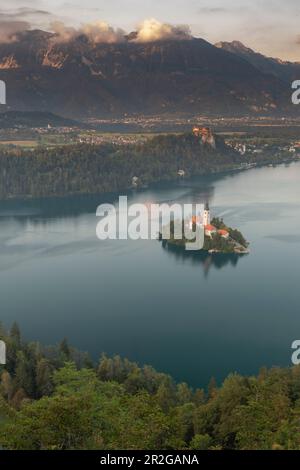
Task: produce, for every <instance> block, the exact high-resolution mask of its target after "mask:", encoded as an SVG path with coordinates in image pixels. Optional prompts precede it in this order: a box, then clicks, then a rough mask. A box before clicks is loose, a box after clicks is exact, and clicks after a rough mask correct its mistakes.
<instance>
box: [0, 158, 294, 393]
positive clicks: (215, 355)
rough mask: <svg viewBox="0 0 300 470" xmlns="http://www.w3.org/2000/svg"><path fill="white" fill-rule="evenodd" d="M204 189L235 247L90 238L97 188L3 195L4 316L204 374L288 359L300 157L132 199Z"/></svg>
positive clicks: (44, 332)
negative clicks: (197, 251)
mask: <svg viewBox="0 0 300 470" xmlns="http://www.w3.org/2000/svg"><path fill="white" fill-rule="evenodd" d="M207 199H208V200H209V201H210V206H211V211H212V213H213V215H217V216H222V217H224V219H225V221H226V222H227V223H228V224H229V225H231V226H234V227H237V228H239V229H240V230H241V231H242V232H243V234H244V235H245V236H246V238H247V239H248V240H249V241H250V242H251V246H250V248H251V253H250V254H249V255H248V256H244V257H241V258H235V257H224V256H222V255H221V256H217V257H216V256H213V257H211V256H199V255H198V256H184V257H183V256H181V255H180V254H178V253H176V252H173V251H168V250H165V249H163V247H162V246H161V244H160V243H159V242H157V241H138V242H133V241H106V242H101V241H99V240H98V239H97V238H96V235H95V230H96V224H97V219H96V217H95V211H96V207H97V205H98V204H100V203H101V202H103V201H104V198H103V196H97V197H95V196H94V197H85V198H71V199H63V200H57V199H55V200H36V201H9V202H2V203H0V296H1V321H3V323H4V324H5V325H6V326H9V325H11V323H12V322H13V321H14V320H16V321H17V322H18V323H19V324H20V326H21V328H22V331H23V333H24V335H25V337H26V338H27V339H30V340H39V341H41V342H43V343H45V344H53V343H56V342H58V341H60V340H61V339H62V338H63V337H65V336H66V337H68V339H69V341H70V343H72V344H74V345H75V346H77V347H78V348H80V349H82V350H88V351H89V352H90V353H91V354H92V355H93V357H94V358H96V357H97V356H98V355H99V354H100V353H101V352H102V351H105V352H107V353H108V354H114V353H118V354H120V355H122V356H126V357H128V358H129V359H131V360H135V361H137V362H139V363H141V364H143V363H149V364H151V365H153V366H154V367H155V368H157V369H158V370H160V371H163V372H168V373H170V374H172V375H173V376H174V377H175V378H176V379H177V380H183V381H187V382H188V383H189V384H191V385H193V386H204V385H206V384H207V382H208V380H209V378H210V377H211V376H215V377H216V378H217V379H218V380H219V381H220V380H222V379H223V378H224V377H225V376H226V375H227V374H228V373H229V372H232V371H238V372H240V373H243V374H252V373H256V372H257V371H258V369H259V368H260V367H261V366H263V365H266V366H271V365H275V364H276V365H289V364H290V357H291V343H292V342H293V340H295V339H299V338H300V298H299V297H300V287H299V285H300V283H299V279H300V163H294V164H291V165H290V166H284V165H282V166H279V167H277V168H269V167H268V168H261V169H254V170H250V171H247V172H243V173H236V174H233V175H223V176H222V177H218V178H201V179H197V180H193V181H192V182H184V183H180V184H178V185H169V186H164V187H159V188H156V189H151V190H147V191H144V192H141V193H137V194H132V195H131V196H130V202H145V201H146V202H158V203H161V202H181V203H184V202H192V201H193V202H200V203H201V202H204V201H205V200H207Z"/></svg>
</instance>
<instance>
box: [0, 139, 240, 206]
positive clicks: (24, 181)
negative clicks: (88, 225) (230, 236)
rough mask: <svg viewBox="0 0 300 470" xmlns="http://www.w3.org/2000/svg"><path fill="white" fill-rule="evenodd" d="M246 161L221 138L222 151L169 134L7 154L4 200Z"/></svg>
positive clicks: (0, 192) (0, 163) (0, 159)
mask: <svg viewBox="0 0 300 470" xmlns="http://www.w3.org/2000/svg"><path fill="white" fill-rule="evenodd" d="M240 161H241V157H240V156H239V154H237V153H235V152H234V151H233V150H232V149H231V148H230V147H227V146H226V145H225V144H224V142H223V140H222V139H221V138H217V150H215V149H213V148H211V147H210V146H209V145H201V143H200V141H199V139H198V138H195V137H194V136H193V135H192V134H182V135H163V136H158V137H154V138H152V139H149V140H148V141H147V142H145V143H142V144H140V143H138V144H134V145H126V146H122V147H120V146H114V145H112V144H102V145H89V144H77V145H67V146H62V147H55V148H47V147H39V148H37V149H34V150H30V151H28V150H21V149H15V150H10V151H5V150H1V153H0V197H1V198H3V199H5V198H8V197H11V196H33V197H37V196H61V195H66V194H80V193H85V194H89V193H99V192H114V191H118V190H123V189H127V188H131V186H132V178H133V177H134V176H137V177H138V178H139V181H140V184H141V185H145V184H149V183H152V182H157V181H163V180H170V179H175V178H177V173H178V170H179V169H184V170H185V172H186V175H187V176H193V175H196V174H198V175H201V174H204V173H210V172H213V171H220V170H222V169H223V170H226V169H228V168H231V167H232V166H233V165H236V164H238V163H240Z"/></svg>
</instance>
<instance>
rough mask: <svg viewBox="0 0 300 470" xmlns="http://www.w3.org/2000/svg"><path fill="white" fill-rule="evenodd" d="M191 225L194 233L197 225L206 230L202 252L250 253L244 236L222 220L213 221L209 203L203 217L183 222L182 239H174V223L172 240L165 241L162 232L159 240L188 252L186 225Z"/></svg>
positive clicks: (171, 234)
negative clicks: (185, 234) (185, 233)
mask: <svg viewBox="0 0 300 470" xmlns="http://www.w3.org/2000/svg"><path fill="white" fill-rule="evenodd" d="M185 224H189V226H190V229H192V230H193V232H195V231H196V227H197V225H198V226H199V227H202V228H203V230H204V245H203V248H202V249H201V251H204V252H208V253H210V254H213V253H223V254H232V253H235V254H238V255H244V254H248V253H249V242H248V241H247V240H246V239H245V238H244V236H243V234H242V233H241V232H240V231H239V230H237V229H234V228H231V227H229V226H227V225H226V224H225V223H224V221H223V219H222V218H219V217H214V218H213V219H212V220H211V217H210V209H209V205H208V203H207V204H206V205H205V209H204V213H203V217H202V218H201V217H196V216H192V217H191V219H190V220H184V221H183V224H182V225H183V230H182V238H181V239H177V238H175V237H174V221H171V222H170V238H168V239H164V238H163V234H162V232H160V233H159V240H160V241H163V242H164V245H165V246H166V245H167V246H171V247H174V248H178V249H181V250H184V251H185V250H186V245H187V243H190V242H191V240H188V239H187V238H186V237H185V236H184V225H185Z"/></svg>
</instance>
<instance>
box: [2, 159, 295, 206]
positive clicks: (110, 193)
mask: <svg viewBox="0 0 300 470" xmlns="http://www.w3.org/2000/svg"><path fill="white" fill-rule="evenodd" d="M297 162H300V158H299V157H292V158H288V159H287V158H286V157H285V158H284V159H282V160H281V161H279V162H276V163H274V162H272V161H271V160H269V161H264V162H261V163H260V162H245V163H244V164H240V165H238V166H237V165H234V166H231V167H227V168H220V169H215V170H214V169H212V170H209V171H205V172H203V173H197V174H194V175H189V176H186V177H185V176H184V177H179V176H178V175H177V176H176V177H175V178H174V177H170V178H168V179H162V180H158V181H152V182H150V183H147V184H145V185H144V186H141V187H140V188H133V187H132V186H130V187H125V188H120V189H119V190H117V191H118V192H117V191H103V192H101V191H95V192H89V193H87V192H75V193H66V194H56V195H52V194H48V195H38V196H32V195H9V196H7V197H6V198H1V197H0V203H5V202H12V201H37V200H43V201H45V200H52V201H54V200H55V199H58V200H62V199H68V198H70V199H71V198H76V197H83V198H88V197H96V196H98V195H101V196H115V195H119V194H120V192H122V191H123V192H124V193H127V194H129V193H132V192H133V191H136V192H142V191H143V190H147V189H151V188H155V187H156V186H159V185H160V184H172V183H176V181H177V182H178V181H187V182H188V181H191V180H192V179H193V178H201V177H209V176H220V175H222V174H224V175H227V174H233V173H238V172H244V171H249V170H254V169H256V168H263V167H269V166H271V167H273V168H275V167H277V166H280V165H284V164H290V163H297Z"/></svg>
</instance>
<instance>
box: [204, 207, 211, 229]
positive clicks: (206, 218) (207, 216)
mask: <svg viewBox="0 0 300 470" xmlns="http://www.w3.org/2000/svg"><path fill="white" fill-rule="evenodd" d="M209 224H210V210H209V205H208V202H207V203H206V204H205V207H204V213H203V225H204V227H205V226H206V225H209Z"/></svg>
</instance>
